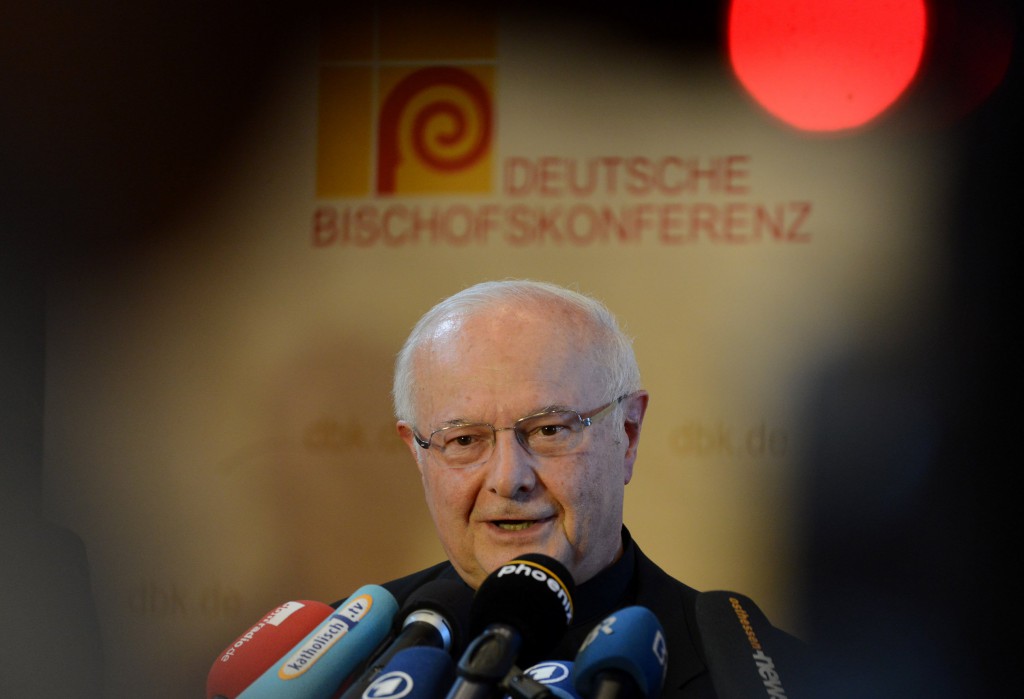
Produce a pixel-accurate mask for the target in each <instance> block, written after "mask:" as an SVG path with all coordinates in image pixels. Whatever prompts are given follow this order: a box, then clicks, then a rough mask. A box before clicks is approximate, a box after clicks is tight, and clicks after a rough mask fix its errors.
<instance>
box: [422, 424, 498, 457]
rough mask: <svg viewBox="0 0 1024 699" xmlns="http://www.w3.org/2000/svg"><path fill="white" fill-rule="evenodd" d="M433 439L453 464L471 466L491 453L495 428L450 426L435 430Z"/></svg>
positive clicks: (486, 426)
mask: <svg viewBox="0 0 1024 699" xmlns="http://www.w3.org/2000/svg"><path fill="white" fill-rule="evenodd" d="M431 441H432V443H433V444H434V445H436V446H437V448H438V449H439V450H440V451H441V453H442V454H443V455H444V460H445V461H446V462H448V463H449V464H451V465H452V466H469V465H471V464H474V463H478V462H480V461H483V460H485V459H486V458H487V456H488V455H489V454H490V452H491V447H492V446H493V445H494V430H493V429H491V427H490V426H488V425H461V426H458V427H448V428H446V429H443V430H440V431H438V432H435V433H434V436H433V438H432V440H431Z"/></svg>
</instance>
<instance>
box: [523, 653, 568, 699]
mask: <svg viewBox="0 0 1024 699" xmlns="http://www.w3.org/2000/svg"><path fill="white" fill-rule="evenodd" d="M573 665H574V663H573V662H572V661H571V660H545V661H544V662H540V663H537V664H536V665H533V666H531V667H528V668H527V669H526V670H525V671H524V674H525V675H526V676H527V677H530V678H532V679H533V680H535V681H537V682H539V683H540V684H542V685H544V686H545V687H547V688H548V689H549V690H551V693H552V694H554V695H555V696H556V697H558V699H582V697H580V695H579V694H577V693H576V687H574V686H573V684H572V668H573Z"/></svg>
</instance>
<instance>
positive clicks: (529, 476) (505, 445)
mask: <svg viewBox="0 0 1024 699" xmlns="http://www.w3.org/2000/svg"><path fill="white" fill-rule="evenodd" d="M534 458H535V457H534V456H533V455H532V454H530V453H529V452H528V451H527V450H526V447H525V446H523V445H522V444H521V443H520V442H519V439H518V438H517V435H516V434H515V432H514V431H513V430H511V429H502V430H496V431H495V434H494V451H493V452H492V453H491V458H490V459H489V460H488V463H487V465H486V468H487V481H486V486H487V489H488V490H490V491H491V492H493V493H495V494H496V495H499V496H501V497H503V498H510V499H511V498H516V497H521V496H522V495H523V494H525V493H529V492H530V491H531V490H533V489H534V487H535V486H536V485H537V473H536V472H535V471H534V470H533V466H534Z"/></svg>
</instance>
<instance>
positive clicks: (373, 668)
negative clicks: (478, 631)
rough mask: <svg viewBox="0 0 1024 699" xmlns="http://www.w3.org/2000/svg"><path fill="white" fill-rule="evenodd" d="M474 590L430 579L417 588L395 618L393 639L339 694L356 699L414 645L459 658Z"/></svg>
mask: <svg viewBox="0 0 1024 699" xmlns="http://www.w3.org/2000/svg"><path fill="white" fill-rule="evenodd" d="M472 602H473V590H472V588H470V587H468V586H467V585H466V584H465V583H462V582H459V581H457V580H431V581H430V582H428V583H426V584H424V585H423V586H422V587H420V588H418V589H416V590H415V591H413V592H412V594H410V595H409V597H408V599H406V601H405V604H403V605H402V608H401V609H400V610H399V611H398V614H396V615H395V630H394V634H393V635H392V640H391V641H390V642H389V644H388V645H387V647H386V648H385V649H384V650H383V652H381V653H380V654H379V655H377V656H376V657H373V658H372V659H371V660H370V662H369V664H368V665H367V666H366V669H365V670H364V671H363V672H362V674H361V675H360V676H359V678H358V679H357V680H355V681H354V682H353V683H352V684H351V685H349V687H348V688H347V689H346V690H345V692H344V694H342V695H341V699H358V698H359V697H361V696H362V694H363V692H364V691H366V689H367V688H368V687H369V686H370V685H371V684H372V683H373V681H374V680H375V679H376V678H377V676H378V675H379V674H380V673H381V670H382V669H383V668H384V666H385V665H387V664H388V663H389V662H391V659H392V658H394V657H395V655H397V654H398V653H399V652H400V651H403V650H405V649H407V648H413V647H416V646H426V647H430V648H438V649H440V650H443V651H446V652H448V653H449V654H450V655H451V656H453V657H458V655H459V653H461V652H462V649H463V647H464V646H465V644H466V638H467V636H468V633H467V630H466V622H467V619H468V617H469V609H470V605H471V604H472Z"/></svg>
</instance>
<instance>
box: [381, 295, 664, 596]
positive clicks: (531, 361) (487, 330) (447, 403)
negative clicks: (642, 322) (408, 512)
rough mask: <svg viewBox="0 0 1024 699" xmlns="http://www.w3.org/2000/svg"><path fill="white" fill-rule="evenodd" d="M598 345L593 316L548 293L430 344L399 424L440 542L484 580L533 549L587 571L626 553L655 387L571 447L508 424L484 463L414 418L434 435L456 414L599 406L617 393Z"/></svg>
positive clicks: (455, 325) (484, 416)
mask: <svg viewBox="0 0 1024 699" xmlns="http://www.w3.org/2000/svg"><path fill="white" fill-rule="evenodd" d="M589 347H590V333H589V330H588V328H586V327H582V326H581V323H580V322H579V320H578V319H577V318H576V317H575V316H573V315H571V314H570V313H569V312H568V311H566V310H565V309H564V308H562V307H561V306H554V305H547V304H546V305H543V306H531V307H530V308H529V309H526V310H521V309H516V308H511V309H506V308H495V309H491V310H489V311H485V312H482V313H478V314H477V315H474V316H470V317H457V318H452V319H451V320H450V322H448V323H447V324H443V325H442V326H441V327H440V328H439V329H438V330H437V331H436V332H435V334H434V336H433V339H432V340H431V341H430V342H429V343H428V344H426V345H425V346H423V347H421V349H420V352H419V354H418V356H417V358H416V360H415V365H414V368H415V372H416V389H415V391H416V393H415V396H414V399H415V403H414V404H415V405H416V416H415V423H414V424H410V423H405V422H399V423H398V429H399V434H401V436H402V438H403V439H404V440H405V442H406V444H407V445H408V446H409V449H410V450H411V451H412V454H413V456H414V457H415V458H416V461H417V464H418V466H419V470H420V475H421V478H422V481H423V488H424V493H425V495H426V500H427V505H428V507H429V509H430V513H431V515H432V516H433V519H434V524H435V526H436V527H437V531H438V535H439V537H440V539H441V544H442V546H443V547H444V549H445V551H446V553H447V554H448V558H449V559H450V560H451V562H452V564H453V565H454V566H455V568H456V570H457V571H458V572H459V574H460V575H461V576H462V578H463V579H464V580H466V582H467V583H469V584H470V585H472V586H473V587H476V586H478V585H479V584H480V583H481V582H482V581H483V579H484V578H485V577H487V575H488V574H489V573H490V572H492V571H493V570H495V569H496V568H498V566H500V565H502V564H504V563H506V562H507V561H508V560H510V559H512V558H514V557H516V556H517V555H521V554H524V553H543V554H547V555H549V556H552V557H553V558H556V559H558V560H559V561H561V562H562V563H563V564H564V565H565V566H566V567H567V568H568V569H569V571H570V572H571V573H572V575H573V578H574V579H575V580H576V581H577V582H578V583H579V582H583V581H585V580H587V579H589V578H591V577H593V576H594V575H595V574H596V573H598V572H599V571H600V570H602V569H603V568H605V567H607V566H608V565H610V564H611V563H612V562H613V561H614V560H615V559H616V558H617V557H618V555H619V553H620V549H621V537H620V530H621V525H622V500H623V494H624V488H625V485H626V483H628V482H629V480H630V478H631V476H632V471H633V461H634V459H635V458H636V447H637V442H638V439H639V433H640V425H641V423H642V420H643V414H644V410H645V409H646V405H647V395H646V393H644V392H638V393H637V394H635V395H633V396H632V397H631V398H629V399H627V400H624V401H623V402H622V404H621V410H619V411H613V412H612V413H611V414H610V415H606V416H605V417H603V418H602V419H600V420H598V421H596V422H594V424H593V425H592V426H590V427H588V428H586V429H584V431H583V438H582V440H581V441H580V443H579V445H578V446H577V447H576V448H575V449H574V450H573V451H572V452H571V453H570V454H566V455H564V456H557V457H538V456H534V455H532V454H530V453H528V452H527V451H526V450H525V449H524V448H523V447H522V446H521V445H520V444H519V442H518V441H517V440H516V438H515V435H514V434H513V432H512V431H510V430H509V431H501V432H498V433H497V438H496V442H495V445H494V451H493V453H492V454H491V455H490V457H489V458H488V459H487V460H486V462H485V463H483V464H480V465H475V466H470V467H467V468H450V467H446V466H443V465H442V463H441V459H440V456H441V455H440V454H439V453H438V452H437V451H436V450H435V449H434V448H431V449H430V450H429V452H428V451H427V450H424V449H422V448H421V447H419V446H418V445H417V444H416V442H415V441H414V439H413V434H412V430H413V428H414V427H415V428H416V429H417V431H418V432H419V434H420V435H421V436H422V437H425V438H426V437H428V436H429V435H430V433H431V432H432V431H434V430H436V429H438V428H440V427H444V426H446V425H447V424H450V423H451V422H452V421H456V420H460V421H466V422H486V423H490V424H492V425H494V426H495V427H507V426H510V425H512V424H513V423H514V422H515V421H516V420H518V419H519V418H521V417H524V416H526V415H530V414H533V413H536V412H539V411H541V410H545V409H548V408H551V407H553V406H559V407H567V408H572V409H573V410H576V411H577V412H580V413H589V412H592V411H594V410H595V409H597V408H599V407H601V405H603V404H604V403H605V402H607V401H608V400H609V398H612V397H614V396H608V390H609V387H608V385H607V378H606V377H607V373H608V372H607V370H606V369H605V368H604V367H601V366H598V365H597V363H596V362H595V361H593V359H592V358H591V356H590V354H591V353H590V351H589Z"/></svg>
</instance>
